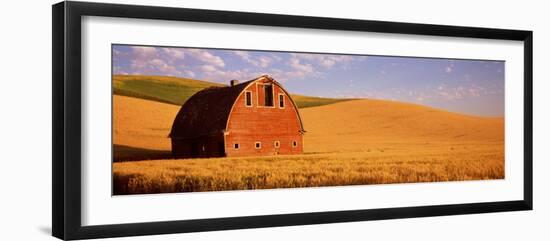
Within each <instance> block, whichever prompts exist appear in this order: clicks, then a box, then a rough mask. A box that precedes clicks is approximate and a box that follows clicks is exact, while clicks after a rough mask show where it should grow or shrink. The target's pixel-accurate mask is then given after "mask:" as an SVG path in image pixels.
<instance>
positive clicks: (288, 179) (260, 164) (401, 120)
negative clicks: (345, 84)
mask: <svg viewBox="0 0 550 241" xmlns="http://www.w3.org/2000/svg"><path fill="white" fill-rule="evenodd" d="M113 105H114V112H113V115H114V117H113V118H114V119H113V125H114V128H113V130H114V135H113V137H114V158H115V159H114V160H115V162H116V163H114V164H113V193H114V194H115V195H121V194H146V193H167V192H197V191H224V190H225V191H226V190H244V189H267V188H269V189H272V188H292V187H319V186H341V185H366V184H385V183H413V182H441V181H462V180H487V179H502V178H504V177H505V176H504V175H505V173H504V120H503V118H484V117H475V116H466V115H461V114H457V113H451V112H446V111H442V110H437V109H433V108H429V107H425V106H420V105H413V104H406V103H399V102H392V101H381V100H368V99H363V100H350V101H345V102H339V103H334V104H329V105H323V106H317V107H311V108H305V109H300V113H301V116H302V119H303V122H304V127H305V129H306V131H307V132H306V133H305V135H304V154H301V155H286V156H285V155H280V156H257V157H234V158H232V157H229V158H202V159H200V158H199V159H186V160H171V155H170V140H169V139H168V133H169V131H170V127H171V124H172V121H173V119H174V117H175V115H176V113H177V111H178V109H179V106H176V105H171V104H164V103H159V102H157V101H150V100H144V99H139V98H133V97H126V96H120V95H115V96H114V98H113ZM130 160H140V161H130Z"/></svg>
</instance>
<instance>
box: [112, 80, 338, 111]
mask: <svg viewBox="0 0 550 241" xmlns="http://www.w3.org/2000/svg"><path fill="white" fill-rule="evenodd" d="M211 86H224V85H222V84H218V83H213V82H207V81H202V80H195V79H188V78H178V77H168V76H148V75H113V93H114V94H115V95H122V96H129V97H136V98H141V99H146V100H153V101H158V102H162V103H168V104H174V105H180V106H181V105H182V104H183V103H184V102H185V101H186V100H187V99H188V98H189V97H191V96H192V95H193V94H195V93H197V92H198V91H200V90H202V89H204V88H207V87H211ZM291 96H292V99H293V100H294V102H296V105H297V106H298V108H308V107H314V106H321V105H328V104H332V103H337V102H341V101H346V100H348V99H334V98H321V97H311V96H304V95H294V94H291Z"/></svg>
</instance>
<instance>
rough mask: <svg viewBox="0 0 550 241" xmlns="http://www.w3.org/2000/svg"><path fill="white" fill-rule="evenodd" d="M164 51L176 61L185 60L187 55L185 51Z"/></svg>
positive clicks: (167, 49)
mask: <svg viewBox="0 0 550 241" xmlns="http://www.w3.org/2000/svg"><path fill="white" fill-rule="evenodd" d="M162 50H163V52H164V53H165V54H167V55H168V56H169V57H171V58H172V59H174V60H178V59H184V58H185V53H184V50H183V49H176V48H163V49H162Z"/></svg>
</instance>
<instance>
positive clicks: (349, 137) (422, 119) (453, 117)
mask: <svg viewBox="0 0 550 241" xmlns="http://www.w3.org/2000/svg"><path fill="white" fill-rule="evenodd" d="M113 108H114V111H113V125H114V126H113V131H114V135H113V137H114V144H115V145H116V146H115V149H117V148H118V149H119V150H124V151H122V152H120V153H119V154H121V153H123V152H124V153H126V154H122V155H123V156H128V155H130V156H131V155H133V154H131V153H130V154H128V153H129V152H134V154H135V155H142V154H144V153H148V150H149V151H150V152H151V153H152V156H155V155H158V154H159V153H158V151H167V152H168V151H170V141H169V139H168V133H169V132H170V128H171V125H172V121H173V120H174V117H175V116H176V114H177V112H178V110H179V106H175V105H171V104H164V103H159V102H157V101H149V100H144V99H140V98H133V97H126V96H119V95H115V96H114V98H113ZM300 114H301V117H302V120H303V124H304V128H305V130H306V131H307V132H306V134H305V135H304V150H305V152H307V153H334V152H357V151H370V150H385V151H387V153H394V154H395V153H405V154H406V153H411V151H417V150H424V151H428V150H430V148H431V149H434V150H439V149H441V148H446V149H461V150H472V149H471V148H474V147H475V148H477V149H478V150H479V148H484V147H487V148H489V149H493V148H494V147H497V148H499V149H502V148H503V145H504V119H503V118H486V117H476V116H467V115H462V114H457V113H451V112H447V111H443V110H438V109H434V108H430V107H425V106H420V105H414V104H407V103H401V102H393V101H383V100H370V99H363V100H350V101H345V102H339V103H334V104H329V105H323V106H317V107H311V108H305V109H301V110H300ZM468 148H470V149H468ZM115 152H116V150H115ZM151 153H150V154H151ZM127 154H128V155H127ZM146 156H147V157H150V156H151V155H146ZM130 159H135V158H130Z"/></svg>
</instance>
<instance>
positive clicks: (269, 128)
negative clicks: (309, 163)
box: [225, 80, 303, 156]
mask: <svg viewBox="0 0 550 241" xmlns="http://www.w3.org/2000/svg"><path fill="white" fill-rule="evenodd" d="M257 82H268V81H267V80H259V81H257ZM273 88H274V107H259V106H258V100H259V98H263V95H261V94H260V95H259V93H258V90H261V88H260V87H259V86H257V83H254V84H252V85H251V86H249V87H248V88H247V89H246V90H248V91H251V92H252V99H253V103H252V107H247V106H245V95H244V94H242V95H241V96H239V98H238V99H237V100H236V103H235V106H234V107H233V110H232V112H231V115H230V117H229V122H228V128H227V130H228V131H229V132H228V133H227V134H226V136H225V147H226V153H227V156H251V155H277V154H281V155H288V154H299V153H302V152H303V142H302V134H300V132H299V131H300V129H301V127H300V121H299V119H298V116H297V114H296V111H295V109H294V108H295V107H294V106H293V105H292V102H291V101H290V99H289V98H288V96H286V95H285V97H284V98H285V107H284V108H279V102H278V94H279V93H283V94H284V91H283V90H281V89H280V88H279V87H278V86H277V85H274V86H273ZM261 103H263V101H262V102H261ZM257 141H259V142H261V143H262V147H261V148H260V149H256V148H255V142H257ZM275 141H279V142H280V147H279V148H276V147H275ZM293 141H296V142H297V144H298V145H297V146H296V147H293V146H292V142H293ZM235 143H239V149H238V150H236V149H235V148H234V144H235Z"/></svg>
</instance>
